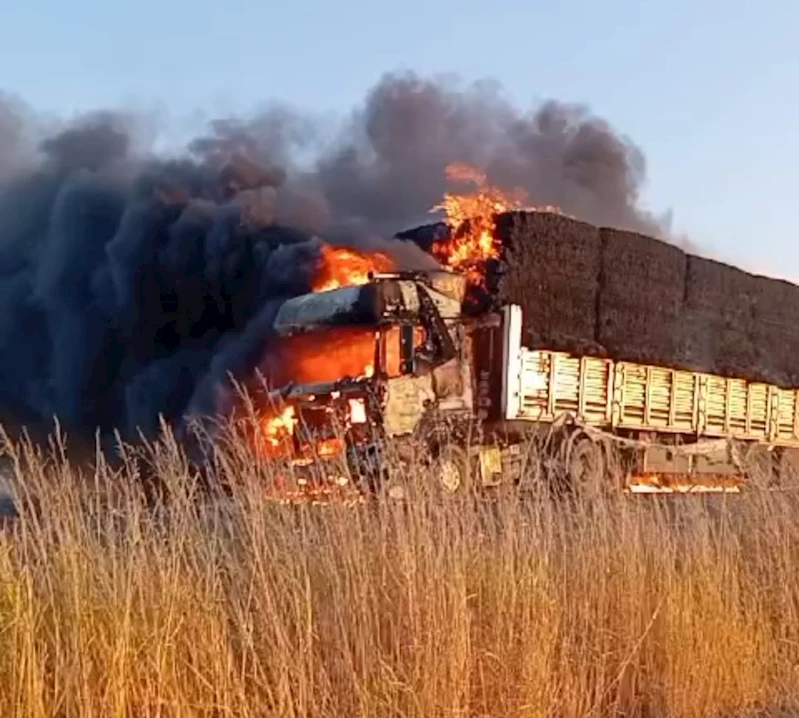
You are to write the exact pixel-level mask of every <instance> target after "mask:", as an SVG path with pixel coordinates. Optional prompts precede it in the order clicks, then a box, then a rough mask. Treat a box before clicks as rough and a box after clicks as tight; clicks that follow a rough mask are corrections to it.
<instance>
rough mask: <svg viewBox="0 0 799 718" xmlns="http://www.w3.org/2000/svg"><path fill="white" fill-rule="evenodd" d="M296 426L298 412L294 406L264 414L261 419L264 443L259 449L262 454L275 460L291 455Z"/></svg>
mask: <svg viewBox="0 0 799 718" xmlns="http://www.w3.org/2000/svg"><path fill="white" fill-rule="evenodd" d="M296 425H297V418H296V411H295V409H294V407H293V406H287V407H285V408H283V409H282V410H277V409H274V410H272V411H266V412H264V413H263V414H262V415H261V419H260V428H261V436H260V439H262V441H260V442H259V445H260V447H259V448H261V449H262V454H263V455H264V456H267V457H273V458H274V457H278V456H286V455H289V454H291V452H292V447H291V437H292V436H293V435H294V429H295V427H296Z"/></svg>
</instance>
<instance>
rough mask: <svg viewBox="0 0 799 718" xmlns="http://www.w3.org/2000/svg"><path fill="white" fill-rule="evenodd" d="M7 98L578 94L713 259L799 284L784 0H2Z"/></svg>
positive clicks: (197, 108)
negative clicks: (420, 78)
mask: <svg viewBox="0 0 799 718" xmlns="http://www.w3.org/2000/svg"><path fill="white" fill-rule="evenodd" d="M0 15H1V19H2V22H0V89H4V90H7V91H12V92H14V93H16V94H18V95H20V96H21V97H22V98H23V99H25V100H27V101H28V102H29V103H31V104H32V105H33V106H34V107H35V108H37V109H40V110H45V111H50V112H54V113H58V114H64V113H67V114H69V113H72V112H77V111H81V110H85V109H94V108H98V107H109V106H134V107H140V108H145V109H152V108H157V109H160V110H162V111H168V112H169V114H170V116H172V117H173V118H174V119H176V120H180V119H185V118H189V117H192V116H195V117H196V114H195V113H197V112H199V113H202V114H203V115H205V116H207V117H214V116H218V115H220V114H223V113H227V112H230V111H249V110H253V109H256V108H257V107H258V105H259V104H262V103H264V102H266V101H268V100H270V99H272V98H278V99H281V100H285V101H288V102H289V103H292V104H294V105H296V106H298V107H301V108H304V109H310V110H316V111H322V112H324V111H331V112H339V113H346V112H347V111H348V110H349V109H350V108H351V107H352V106H353V105H354V104H356V103H358V102H359V101H360V100H361V99H362V98H363V96H364V94H365V92H366V91H367V90H368V89H369V88H370V87H371V86H372V85H373V84H374V83H375V82H376V81H377V80H378V79H379V77H380V76H381V75H382V74H383V73H384V72H385V71H388V70H394V69H411V70H416V71H418V72H420V73H424V74H428V73H455V74H457V75H459V76H461V77H463V78H464V79H466V80H475V79H480V78H493V79H496V80H499V81H500V82H501V83H502V84H503V86H504V87H505V88H506V90H507V92H508V94H509V95H510V96H511V97H512V98H513V99H514V100H515V101H516V102H517V103H518V104H520V105H523V106H529V105H530V104H531V103H533V102H535V101H538V100H541V99H546V98H549V97H554V98H557V99H560V100H564V101H573V102H585V103H587V104H588V105H590V106H591V108H592V109H593V110H594V111H595V112H596V113H598V114H600V115H602V116H603V117H605V118H606V119H608V120H609V121H610V122H611V123H612V124H613V125H614V127H616V128H617V129H618V130H619V131H620V132H622V133H624V134H625V135H627V136H628V137H630V138H631V139H632V140H634V141H635V142H636V143H638V144H639V145H640V146H641V147H642V149H643V150H644V152H645V154H646V157H647V160H648V166H649V182H648V185H647V188H646V193H645V202H646V204H648V205H649V206H650V207H651V208H652V209H654V210H657V211H661V210H665V209H668V208H672V209H673V211H674V221H675V227H676V228H677V229H681V230H685V231H687V232H688V233H689V235H691V237H692V238H693V239H694V240H695V241H696V242H697V243H699V244H700V245H702V246H703V247H706V248H707V251H709V252H711V253H714V254H715V255H717V256H721V257H723V258H725V259H727V260H728V261H732V262H735V263H738V264H741V265H742V266H745V267H746V268H748V269H750V270H754V271H759V272H763V273H769V274H779V275H781V276H786V277H789V278H792V279H794V280H799V221H797V214H798V213H799V205H797V202H796V199H795V195H796V194H797V192H799V133H798V132H797V127H799V94H797V91H796V89H795V88H796V85H797V80H798V79H799V3H797V2H795V1H793V0H762V1H761V2H759V3H753V2H750V1H749V0H727V1H726V2H724V3H722V2H720V1H719V2H710V1H709V0H669V1H668V2H663V1H656V0H650V2H648V3H646V4H644V3H640V4H639V3H638V2H634V1H633V0H605V1H603V2H592V1H591V0H570V1H567V2H561V3H560V4H556V3H546V4H544V3H536V2H532V1H531V0H527V2H524V1H523V0H494V1H493V2H481V3H477V2H471V1H469V0H464V1H462V2H460V3H457V2H453V1H452V0H428V2H422V1H421V0H403V1H402V2H401V3H395V4H389V3H376V2H372V3H370V2H366V0H358V1H353V0H339V1H338V2H323V1H322V0H305V1H304V2H297V3H295V4H294V5H293V6H292V5H291V4H289V3H286V4H279V5H272V4H270V3H268V2H260V3H259V2H256V1H255V0H226V1H225V2H220V1H219V0H213V1H212V0H195V1H194V2H188V1H187V0H162V1H161V2H155V0H137V2H135V3H130V4H129V5H127V6H122V5H118V6H115V4H114V3H108V2H101V1H100V0H70V1H69V2H53V1H51V2H43V1H41V0H39V1H36V0H32V1H30V2H27V3H19V2H17V3H14V4H13V5H11V6H10V7H9V5H8V4H6V6H5V7H4V9H3V11H2V13H1V14H0Z"/></svg>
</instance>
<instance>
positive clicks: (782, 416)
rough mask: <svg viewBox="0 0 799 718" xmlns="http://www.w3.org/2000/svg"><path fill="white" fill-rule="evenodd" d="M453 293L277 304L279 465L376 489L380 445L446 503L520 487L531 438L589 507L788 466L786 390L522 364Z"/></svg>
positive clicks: (446, 280)
mask: <svg viewBox="0 0 799 718" xmlns="http://www.w3.org/2000/svg"><path fill="white" fill-rule="evenodd" d="M465 292H466V279H465V278H464V277H463V276H461V275H459V274H455V273H450V272H447V271H435V272H424V273H418V272H416V273H408V272H401V273H394V274H375V275H372V277H371V280H370V282H369V283H367V284H364V285H361V286H349V287H344V288H340V289H334V290H330V291H326V292H317V293H313V294H308V295H303V296H300V297H296V298H294V299H291V300H288V301H287V302H285V304H284V305H283V306H282V307H281V308H280V310H279V312H278V315H277V317H276V319H275V323H274V331H275V333H276V334H277V339H278V346H279V347H281V348H280V349H279V350H278V352H277V354H276V356H277V357H278V361H277V362H276V364H275V366H276V369H275V372H274V373H273V374H272V376H270V377H268V379H269V384H270V385H271V386H273V387H278V389H276V394H278V395H279V397H280V398H281V400H282V401H284V402H285V403H286V405H288V406H291V407H293V409H292V411H295V412H296V419H297V425H298V426H299V427H301V428H300V430H299V431H297V432H295V433H294V435H293V437H292V441H293V442H294V451H293V456H294V458H293V460H292V461H293V463H295V464H297V465H301V464H303V463H305V464H308V463H311V462H319V461H320V460H322V461H323V460H327V459H337V460H341V459H342V457H345V458H346V463H347V465H348V469H349V470H350V471H351V472H352V473H353V474H357V475H360V476H369V477H371V478H372V479H375V478H377V479H378V481H379V480H380V476H381V473H382V472H381V471H380V467H381V466H382V465H383V460H384V457H383V451H384V450H385V448H386V447H387V446H389V444H390V446H391V450H392V451H396V452H398V454H399V457H400V458H403V457H404V458H408V459H410V458H418V457H419V456H420V455H423V456H426V457H428V459H429V461H430V462H431V463H432V465H433V466H434V468H435V471H434V475H435V476H436V477H438V478H439V480H440V482H439V483H440V487H441V488H443V489H444V490H446V491H448V492H457V491H459V490H462V489H463V488H464V487H466V486H467V485H469V484H472V485H475V484H476V485H480V486H496V485H498V484H500V483H505V482H508V483H512V482H518V481H520V480H521V479H522V477H523V476H524V475H525V471H524V453H525V452H524V450H523V447H524V446H525V440H526V439H527V438H529V437H530V435H532V434H538V435H540V436H545V437H547V440H548V442H549V446H550V448H552V449H553V450H555V451H557V452H559V454H560V456H561V458H562V460H563V461H562V464H561V465H562V466H564V467H566V471H565V476H564V478H565V479H566V481H567V482H568V485H569V486H570V488H571V489H574V490H578V491H582V492H597V491H603V490H608V489H613V488H614V482H619V483H617V484H616V486H615V488H618V489H627V490H646V491H681V490H700V491H701V490H730V489H731V490H737V488H738V486H739V485H740V482H741V480H742V478H743V477H744V476H746V475H747V473H748V472H750V470H751V469H752V467H754V466H757V467H759V468H758V475H759V476H767V477H769V478H770V479H775V478H779V477H780V476H781V475H782V474H783V473H784V472H785V471H786V470H789V469H790V468H791V467H792V465H793V464H794V462H795V461H796V458H797V454H798V453H799V391H797V390H796V389H793V388H782V387H778V386H775V385H770V384H765V383H758V382H750V381H746V380H744V379H736V378H726V377H721V376H716V375H712V374H704V373H700V372H692V371H684V370H679V369H671V368H667V367H662V366H655V365H647V364H639V363H632V362H623V361H614V360H611V359H606V358H597V357H593V356H582V355H578V354H570V353H566V352H557V351H550V350H546V349H534V350H532V349H528V348H526V347H524V346H522V310H521V307H519V306H517V305H508V306H505V307H502V308H501V310H500V311H498V312H495V313H488V314H483V315H480V316H476V317H475V316H468V315H467V314H465V313H464V312H463V309H462V308H463V300H464V296H465ZM325 336H330V337H333V336H335V337H336V338H337V339H336V342H330V341H325V340H324V339H323V337H325ZM310 345H314V346H316V347H320V348H321V349H320V351H319V353H317V355H314V354H313V353H310V354H309V353H308V352H305V351H296V350H297V349H302V348H303V347H304V346H310ZM281 352H282V353H281ZM342 357H345V358H346V359H345V360H342ZM284 363H288V364H290V365H291V381H290V382H282V381H281V377H280V370H279V367H280V366H281V364H284ZM342 437H343V438H342ZM389 440H390V441H389ZM611 461H615V462H619V463H617V464H616V467H617V468H621V469H622V470H621V471H609V464H610V462H611Z"/></svg>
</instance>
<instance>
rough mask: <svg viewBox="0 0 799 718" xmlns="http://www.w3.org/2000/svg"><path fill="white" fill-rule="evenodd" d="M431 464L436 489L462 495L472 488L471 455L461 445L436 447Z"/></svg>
mask: <svg viewBox="0 0 799 718" xmlns="http://www.w3.org/2000/svg"><path fill="white" fill-rule="evenodd" d="M433 456H434V458H433V462H432V466H431V470H432V474H433V478H434V482H435V488H436V491H438V492H439V493H441V494H443V495H445V496H456V495H457V496H460V495H462V494H465V493H467V492H468V491H469V489H470V488H471V467H470V464H469V456H468V454H467V453H466V451H465V450H464V449H462V448H461V447H460V446H453V445H452V444H445V445H444V446H439V447H436V450H435V452H434V455H433Z"/></svg>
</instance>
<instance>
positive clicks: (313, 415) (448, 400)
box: [264, 271, 474, 465]
mask: <svg viewBox="0 0 799 718" xmlns="http://www.w3.org/2000/svg"><path fill="white" fill-rule="evenodd" d="M465 290H466V282H465V279H464V277H462V276H460V275H457V274H453V273H450V272H447V271H434V272H398V273H383V274H374V275H372V276H371V277H370V281H369V283H367V284H364V285H358V286H348V287H342V288H337V289H332V290H329V291H325V292H316V293H312V294H306V295H302V296H299V297H295V298H292V299H290V300H288V301H286V302H285V303H284V304H283V305H282V306H281V307H280V309H279V311H278V313H277V315H276V317H275V320H274V322H273V327H272V331H273V334H274V336H273V337H270V341H269V347H270V352H269V354H270V358H269V360H268V361H267V363H266V366H265V369H266V371H264V376H265V378H266V382H267V385H269V386H270V387H274V389H273V390H272V393H271V395H270V397H269V401H270V402H272V403H275V404H276V403H284V404H288V405H290V406H292V407H294V409H295V412H296V426H297V431H296V432H294V436H293V437H292V441H293V450H292V454H293V458H292V461H293V463H294V464H295V465H296V464H310V463H313V462H314V461H316V462H318V460H319V459H320V458H337V455H338V454H343V453H344V452H345V451H346V452H350V453H353V454H356V455H358V456H357V457H356V458H360V459H362V458H363V456H364V455H369V456H371V457H372V458H371V459H370V461H371V463H375V461H378V462H379V459H377V458H375V456H374V455H375V452H378V451H379V447H380V445H381V443H382V442H383V441H384V440H385V439H387V438H392V439H395V438H401V437H405V438H413V437H416V436H418V435H419V434H420V433H421V432H423V431H425V426H426V424H428V423H429V422H430V421H431V420H432V419H433V417H441V416H442V415H445V416H447V417H461V418H462V419H463V420H464V421H466V420H468V419H469V418H470V417H472V416H473V415H474V389H473V369H472V363H471V361H470V354H469V342H468V337H467V328H466V326H465V325H464V322H463V318H462V301H463V297H464V293H465ZM334 436H338V437H339V439H338V443H337V442H336V440H335V439H334ZM342 439H343V441H342ZM337 445H338V446H339V448H340V452H336V451H334V450H333V449H334V448H335V447H336V446H337ZM314 447H326V448H327V449H329V451H327V452H326V453H327V456H320V453H321V452H319V451H318V450H316V451H315V450H314Z"/></svg>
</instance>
